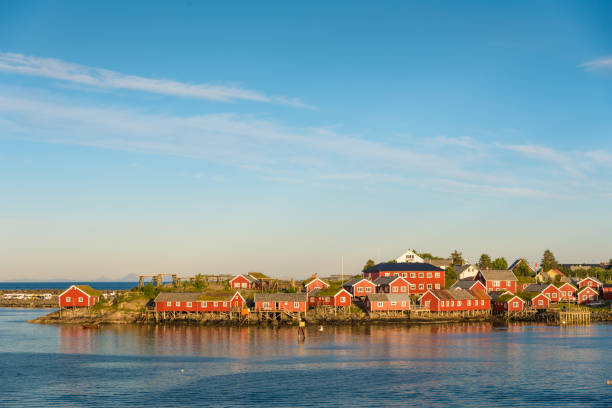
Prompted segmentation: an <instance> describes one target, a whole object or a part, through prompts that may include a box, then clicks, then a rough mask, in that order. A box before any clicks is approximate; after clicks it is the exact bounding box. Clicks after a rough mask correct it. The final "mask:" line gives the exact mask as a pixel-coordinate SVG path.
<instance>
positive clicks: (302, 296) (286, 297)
mask: <svg viewBox="0 0 612 408" xmlns="http://www.w3.org/2000/svg"><path fill="white" fill-rule="evenodd" d="M254 301H255V302H306V301H308V295H307V294H306V293H256V294H255V296H254Z"/></svg>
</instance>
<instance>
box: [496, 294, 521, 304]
mask: <svg viewBox="0 0 612 408" xmlns="http://www.w3.org/2000/svg"><path fill="white" fill-rule="evenodd" d="M515 298H516V299H518V300H520V301H521V302H523V303H525V300H524V299H521V297H520V296H517V295H514V294H512V293H504V294H503V295H501V296H500V297H498V298H497V299H496V300H495V301H496V302H503V303H508V302H510V301H511V300H513V299H515Z"/></svg>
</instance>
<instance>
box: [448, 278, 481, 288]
mask: <svg viewBox="0 0 612 408" xmlns="http://www.w3.org/2000/svg"><path fill="white" fill-rule="evenodd" d="M477 282H480V281H476V280H472V279H465V280H458V281H456V282H455V283H453V286H451V287H450V288H451V289H470V288H471V287H472V286H474V284H476V283H477Z"/></svg>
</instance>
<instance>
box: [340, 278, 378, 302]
mask: <svg viewBox="0 0 612 408" xmlns="http://www.w3.org/2000/svg"><path fill="white" fill-rule="evenodd" d="M342 287H343V288H344V289H346V290H347V291H348V292H349V293H350V294H351V295H353V296H354V297H356V298H365V297H366V296H367V295H370V294H372V293H375V292H376V285H375V284H374V283H373V282H372V281H369V280H368V279H360V278H355V279H351V280H349V281H346V282H345V283H344V285H342Z"/></svg>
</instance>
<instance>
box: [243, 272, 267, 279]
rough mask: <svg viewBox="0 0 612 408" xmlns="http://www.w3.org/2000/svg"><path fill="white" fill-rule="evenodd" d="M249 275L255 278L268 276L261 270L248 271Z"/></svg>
mask: <svg viewBox="0 0 612 408" xmlns="http://www.w3.org/2000/svg"><path fill="white" fill-rule="evenodd" d="M247 275H249V276H252V277H253V278H255V279H257V280H260V279H263V278H267V276H266V275H264V274H263V273H261V272H249V273H247Z"/></svg>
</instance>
